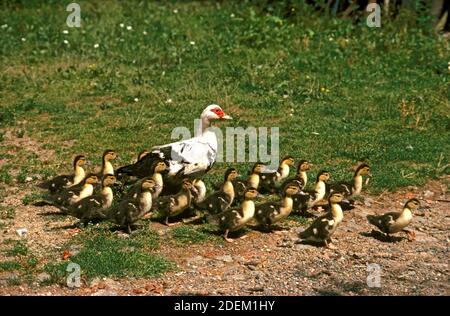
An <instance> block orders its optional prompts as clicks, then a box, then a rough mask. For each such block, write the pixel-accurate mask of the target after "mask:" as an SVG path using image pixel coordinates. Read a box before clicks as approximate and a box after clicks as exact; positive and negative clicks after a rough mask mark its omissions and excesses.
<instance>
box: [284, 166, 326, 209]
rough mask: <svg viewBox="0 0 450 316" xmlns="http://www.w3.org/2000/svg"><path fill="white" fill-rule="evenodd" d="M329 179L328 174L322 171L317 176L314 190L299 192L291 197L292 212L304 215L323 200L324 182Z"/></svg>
mask: <svg viewBox="0 0 450 316" xmlns="http://www.w3.org/2000/svg"><path fill="white" fill-rule="evenodd" d="M329 179H330V173H329V172H328V171H325V170H322V171H320V172H319V173H318V174H317V178H316V184H315V186H314V190H306V191H300V192H299V193H297V194H295V195H293V196H292V199H293V201H294V206H293V208H294V210H295V211H300V212H302V213H305V212H306V210H307V209H308V208H310V207H313V206H315V205H316V204H317V203H318V202H319V201H321V200H323V199H324V198H325V196H326V194H327V187H326V182H327V181H328V180H329Z"/></svg>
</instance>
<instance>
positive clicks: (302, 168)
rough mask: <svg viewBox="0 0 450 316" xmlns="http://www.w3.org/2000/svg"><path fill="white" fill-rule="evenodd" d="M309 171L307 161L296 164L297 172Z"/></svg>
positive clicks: (309, 166) (309, 167)
mask: <svg viewBox="0 0 450 316" xmlns="http://www.w3.org/2000/svg"><path fill="white" fill-rule="evenodd" d="M309 169H311V164H310V163H309V161H308V160H304V159H303V160H300V162H299V163H298V167H297V171H298V172H300V171H308V170H309Z"/></svg>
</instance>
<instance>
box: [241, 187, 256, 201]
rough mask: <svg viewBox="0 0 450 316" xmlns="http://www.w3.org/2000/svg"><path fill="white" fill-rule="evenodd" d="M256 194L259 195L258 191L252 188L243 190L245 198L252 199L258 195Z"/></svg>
mask: <svg viewBox="0 0 450 316" xmlns="http://www.w3.org/2000/svg"><path fill="white" fill-rule="evenodd" d="M258 195H259V193H258V191H257V190H256V189H254V188H248V189H247V190H245V193H244V197H245V198H246V199H247V200H254V199H256V198H257V197H258Z"/></svg>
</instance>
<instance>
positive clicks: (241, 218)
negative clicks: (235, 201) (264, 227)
mask: <svg viewBox="0 0 450 316" xmlns="http://www.w3.org/2000/svg"><path fill="white" fill-rule="evenodd" d="M257 196H258V191H256V189H254V188H249V189H247V190H246V191H245V195H244V202H242V206H241V208H234V209H229V210H226V211H224V212H221V213H219V214H216V215H210V216H209V217H208V218H207V220H208V222H210V223H213V224H218V225H219V229H220V230H222V231H223V232H224V235H223V237H224V239H225V240H226V241H228V242H233V240H232V239H230V238H228V233H229V232H233V231H237V230H239V229H241V228H243V227H244V226H245V225H246V224H247V222H248V221H249V220H251V219H252V218H253V216H254V215H255V202H254V199H255V198H256V197H257Z"/></svg>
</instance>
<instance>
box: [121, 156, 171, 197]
mask: <svg viewBox="0 0 450 316" xmlns="http://www.w3.org/2000/svg"><path fill="white" fill-rule="evenodd" d="M166 168H167V166H166V163H165V162H164V160H162V159H156V160H155V161H154V162H153V163H152V165H151V166H150V168H149V171H150V172H149V176H148V178H151V179H153V181H155V189H154V190H152V199H153V202H154V201H156V199H157V198H158V196H159V195H160V194H161V192H162V190H163V186H164V181H163V176H162V173H163V172H164V171H165V170H166ZM144 179H145V178H144ZM123 180H124V177H122V181H123ZM128 181H129V182H128V183H131V181H134V182H136V184H135V185H134V186H133V187H132V188H131V189H130V190H129V191H128V193H127V196H129V195H133V194H135V193H136V192H138V191H139V190H140V188H141V184H142V183H141V182H142V180H138V179H137V178H135V179H133V180H132V179H130V178H128ZM122 184H124V182H122Z"/></svg>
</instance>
